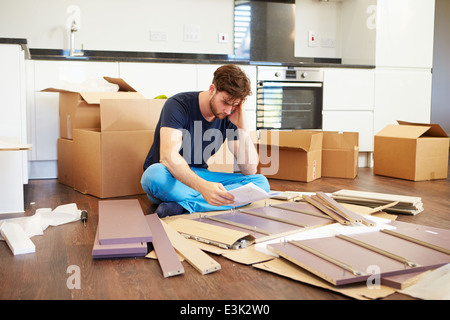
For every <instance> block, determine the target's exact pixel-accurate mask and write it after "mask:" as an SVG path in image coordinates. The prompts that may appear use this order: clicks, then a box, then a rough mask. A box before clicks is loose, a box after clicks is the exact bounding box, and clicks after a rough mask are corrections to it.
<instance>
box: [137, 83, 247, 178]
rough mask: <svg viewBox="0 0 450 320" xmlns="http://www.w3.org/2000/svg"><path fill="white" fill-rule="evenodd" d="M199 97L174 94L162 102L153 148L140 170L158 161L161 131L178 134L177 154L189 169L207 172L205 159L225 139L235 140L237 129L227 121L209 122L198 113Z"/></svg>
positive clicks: (197, 93)
mask: <svg viewBox="0 0 450 320" xmlns="http://www.w3.org/2000/svg"><path fill="white" fill-rule="evenodd" d="M199 93H200V92H183V93H178V94H176V95H175V96H173V97H171V98H169V99H168V100H167V101H166V103H165V104H164V107H163V109H162V111H161V116H160V118H159V121H158V124H157V125H156V129H155V136H154V140H153V145H152V147H151V148H150V151H149V153H148V155H147V158H146V159H145V163H144V170H145V169H147V168H148V167H149V166H150V165H151V164H153V163H157V162H159V160H160V157H159V156H160V154H159V150H160V134H159V132H160V128H161V127H170V128H174V129H178V130H181V131H182V133H183V142H182V145H181V149H180V154H181V156H183V158H184V159H185V160H186V162H187V163H188V164H189V166H191V167H203V168H207V167H208V166H207V164H206V162H207V161H208V158H209V157H210V156H212V155H213V154H214V153H216V152H217V151H218V150H219V148H220V147H221V145H222V144H223V142H224V141H225V139H226V138H228V140H237V139H238V136H237V130H236V129H237V128H236V126H235V125H234V124H233V123H231V122H230V120H228V118H227V117H226V118H225V119H222V120H218V119H216V120H214V121H212V122H208V121H206V120H205V118H204V117H203V115H202V113H201V112H200V105H199V102H198V97H199Z"/></svg>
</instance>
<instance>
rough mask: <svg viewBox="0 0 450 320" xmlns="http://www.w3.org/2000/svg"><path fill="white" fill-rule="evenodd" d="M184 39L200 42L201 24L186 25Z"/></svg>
mask: <svg viewBox="0 0 450 320" xmlns="http://www.w3.org/2000/svg"><path fill="white" fill-rule="evenodd" d="M183 30H184V37H183V39H184V41H187V42H200V26H192V25H185V26H184V28H183Z"/></svg>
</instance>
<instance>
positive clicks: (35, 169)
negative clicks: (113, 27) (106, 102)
mask: <svg viewBox="0 0 450 320" xmlns="http://www.w3.org/2000/svg"><path fill="white" fill-rule="evenodd" d="M28 75H29V76H33V77H34V81H29V83H28V88H27V90H28V92H29V96H31V99H33V100H34V102H33V103H32V104H31V105H30V107H29V130H30V132H31V139H32V144H33V146H34V148H33V151H32V153H31V159H30V160H31V163H30V178H34V179H38V178H56V177H57V163H56V160H57V139H58V138H59V94H58V93H53V92H40V90H42V89H45V88H49V87H56V88H66V87H67V88H76V87H77V86H79V85H80V84H83V83H86V82H89V81H91V82H92V83H96V82H97V81H104V80H103V77H104V76H110V77H118V76H119V69H118V63H116V62H87V61H32V64H30V70H29V72H28Z"/></svg>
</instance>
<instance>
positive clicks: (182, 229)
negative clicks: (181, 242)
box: [169, 218, 255, 249]
mask: <svg viewBox="0 0 450 320" xmlns="http://www.w3.org/2000/svg"><path fill="white" fill-rule="evenodd" d="M206 222H210V221H209V220H208V219H206V218H200V219H195V220H194V219H192V220H191V219H183V218H178V219H175V220H173V221H171V222H170V223H169V225H170V226H171V227H172V228H174V229H175V230H176V231H178V232H179V233H181V234H182V235H183V236H185V237H189V238H192V239H195V240H198V241H200V242H204V243H207V244H212V245H215V246H218V247H221V248H227V249H228V248H230V247H232V246H233V244H235V243H236V242H241V241H246V242H248V243H250V244H251V243H253V242H254V241H255V238H254V237H253V236H252V235H250V234H249V233H248V231H247V232H245V231H242V230H233V229H230V228H226V227H223V225H222V226H216V225H213V224H212V223H206Z"/></svg>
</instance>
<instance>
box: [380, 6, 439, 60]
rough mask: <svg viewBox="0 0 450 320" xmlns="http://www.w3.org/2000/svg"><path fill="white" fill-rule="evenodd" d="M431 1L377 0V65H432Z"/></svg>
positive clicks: (432, 23) (433, 8) (432, 30)
mask: <svg viewBox="0 0 450 320" xmlns="http://www.w3.org/2000/svg"><path fill="white" fill-rule="evenodd" d="M434 10H435V1H434V0H426V1H423V0H395V1H392V0H378V1H377V9H376V17H377V25H376V57H375V59H376V62H375V64H376V66H377V67H406V68H411V67H412V68H431V67H432V66H433V39H434Z"/></svg>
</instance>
